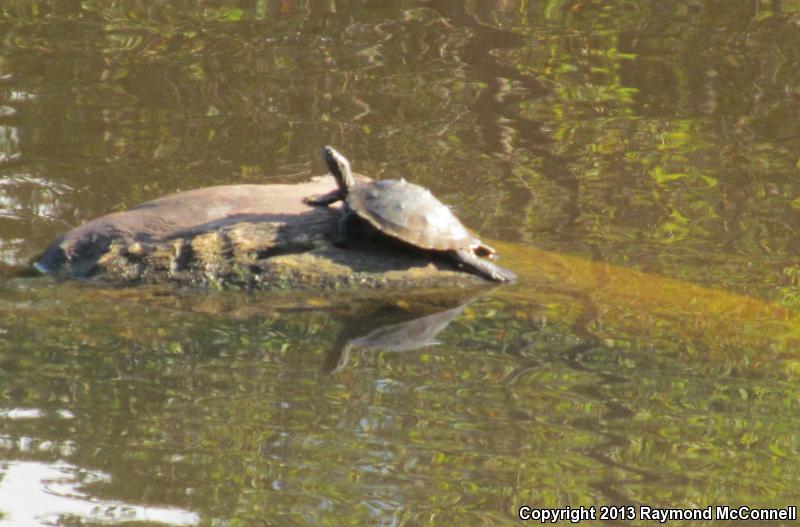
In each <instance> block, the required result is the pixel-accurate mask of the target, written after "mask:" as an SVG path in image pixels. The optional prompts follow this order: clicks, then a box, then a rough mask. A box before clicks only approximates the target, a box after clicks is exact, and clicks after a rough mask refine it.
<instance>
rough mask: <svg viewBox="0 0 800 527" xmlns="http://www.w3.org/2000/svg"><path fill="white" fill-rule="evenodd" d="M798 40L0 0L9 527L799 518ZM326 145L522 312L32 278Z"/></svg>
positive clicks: (351, 12)
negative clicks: (383, 184) (93, 245)
mask: <svg viewBox="0 0 800 527" xmlns="http://www.w3.org/2000/svg"><path fill="white" fill-rule="evenodd" d="M798 22H800V5H798V4H797V2H792V1H783V2H763V1H757V0H753V1H736V2H712V1H702V0H698V1H692V2H685V1H670V0H667V1H658V2H656V1H652V2H646V1H638V2H634V1H615V2H591V1H588V2H573V3H563V2H555V1H551V2H520V1H513V0H512V1H494V2H472V1H466V2H464V1H435V2H421V1H420V2H412V1H396V2H382V3H380V6H378V5H375V3H371V2H311V1H306V2H299V1H290V0H289V1H287V0H284V1H281V2H277V1H239V2H230V1H229V2H220V1H215V2H198V1H188V0H184V1H173V2H144V1H136V0H129V1H124V2H123V1H115V2H95V1H81V2H79V1H68V0H51V1H30V0H29V1H18V0H5V1H4V2H2V5H0V38H2V44H1V45H0V474H1V475H2V480H0V512H2V514H3V517H2V518H0V525H65V526H73V525H108V524H111V525H117V524H128V525H131V524H134V525H213V526H223V525H224V526H239V525H343V524H359V525H387V526H389V525H406V526H411V525H450V524H464V525H512V524H517V523H518V520H517V516H516V515H517V511H518V509H519V507H520V506H521V505H525V504H527V505H529V506H532V507H550V508H563V507H566V506H570V507H578V506H580V505H583V506H591V505H594V506H596V507H600V506H602V505H611V504H634V505H647V506H651V507H680V508H704V507H707V506H709V505H730V506H733V507H738V506H741V505H747V506H750V507H786V506H789V505H795V504H796V501H795V500H796V495H797V492H796V489H797V487H798V484H800V472H799V471H798V470H797V469H796V468H795V465H796V464H795V463H793V460H794V459H796V457H797V454H798V447H797V445H798V441H797V430H798V426H797V425H798V422H797V415H798V407H800V399H799V398H798V395H797V394H798V393H799V392H798V383H799V382H800V381H799V380H798V379H799V378H800V360H798V356H797V352H796V349H797V344H798V335H800V324H799V323H798V320H797V319H796V315H795V313H796V312H797V310H798V298H800V297H799V296H798V294H797V282H798V276H799V273H800V271H798V269H800V268H798V265H797V263H796V262H797V260H798V252H800V249H798V248H797V244H795V243H794V241H795V239H796V234H797V231H798V226H799V225H798V213H797V209H798V196H800V185H799V184H798V182H797V181H798V177H797V176H798V167H800V165H799V164H798V154H797V152H800V144H798V143H800V133H799V132H800V130H798V126H799V125H798V123H800V115H798V104H797V102H798V97H800V69H798V68H797V67H796V64H798V63H800V61H798V56H797V53H798V52H797V46H796V42H797V38H798V31H800V25H798ZM323 144H332V145H335V146H336V147H337V148H339V149H340V150H341V151H342V152H344V153H345V154H346V155H347V156H348V157H349V158H350V159H351V161H352V162H353V165H354V168H355V169H356V170H358V171H360V172H363V173H366V174H369V175H372V176H373V177H378V178H381V177H398V176H405V177H406V178H408V179H411V180H413V181H414V182H416V183H419V184H422V185H425V186H427V187H429V188H431V190H432V191H433V192H434V193H435V194H436V195H437V196H439V197H440V198H441V199H442V200H443V201H444V202H446V203H448V204H450V205H452V206H453V208H454V211H455V212H456V213H457V214H458V216H459V217H460V218H462V219H463V220H464V222H465V223H466V224H467V225H468V226H470V227H471V228H473V229H474V230H475V231H476V232H478V233H479V234H480V235H481V236H482V237H485V238H487V239H490V240H492V241H493V242H494V241H495V240H496V241H497V246H498V249H499V250H500V252H501V254H503V260H502V261H501V263H502V264H503V265H506V266H508V267H510V268H512V269H513V270H514V271H515V272H517V274H518V275H520V281H519V283H518V284H516V285H513V286H507V287H501V288H498V289H489V290H481V291H466V292H459V293H458V294H455V293H453V292H441V291H439V292H416V293H414V294H409V295H403V296H397V295H387V294H385V293H378V294H371V295H351V294H347V293H337V294H331V293H314V292H310V293H305V294H303V295H291V294H283V293H282V294H280V295H274V294H270V295H266V294H257V293H249V294H244V293H234V292H213V291H187V290H177V291H176V290H172V289H169V288H153V287H137V288H121V289H117V288H100V287H94V286H91V285H88V284H81V283H63V282H56V281H53V280H50V279H48V278H46V277H44V278H43V277H32V276H27V275H26V274H25V273H24V272H23V270H24V268H25V266H26V265H27V263H28V262H30V260H31V259H32V258H34V257H35V255H36V254H37V253H39V252H40V251H41V250H43V249H44V247H45V246H46V245H47V244H48V243H49V242H50V241H51V240H52V239H53V238H54V237H56V236H58V235H59V234H61V233H63V232H65V231H66V230H67V229H69V228H70V227H72V226H75V225H78V224H80V223H81V222H83V221H86V220H88V219H91V218H94V217H97V216H99V215H102V214H105V213H109V212H113V211H116V210H122V209H124V208H126V207H129V206H132V205H135V204H137V203H140V202H142V201H145V200H148V199H152V198H155V197H158V196H161V195H164V194H167V193H170V192H174V191H177V190H188V189H191V188H197V187H202V186H208V185H214V184H226V183H264V182H300V181H304V180H306V179H307V178H308V177H309V175H311V174H316V173H321V172H322V171H323V167H322V163H321V161H320V160H319V159H318V157H319V148H320V146H321V145H323ZM606 523H608V524H615V523H617V524H618V523H627V524H634V525H636V524H645V523H646V522H644V521H642V520H641V519H635V520H632V521H627V522H620V521H617V522H606ZM695 523H701V522H695ZM687 524H691V522H687Z"/></svg>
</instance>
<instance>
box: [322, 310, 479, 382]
mask: <svg viewBox="0 0 800 527" xmlns="http://www.w3.org/2000/svg"><path fill="white" fill-rule="evenodd" d="M475 298H476V297H472V298H470V299H468V300H467V301H465V302H463V303H462V304H460V305H458V306H456V307H453V308H450V309H446V310H444V311H439V312H437V313H433V314H430V315H425V316H422V317H417V318H414V319H411V320H404V321H401V322H397V320H402V319H404V318H406V319H407V318H408V317H409V313H397V312H394V313H393V314H389V315H388V317H387V313H377V314H375V315H373V316H370V317H367V318H366V319H360V320H358V321H352V322H350V323H349V324H347V326H346V327H345V328H344V329H343V330H342V332H341V333H340V334H339V336H338V338H337V339H336V342H334V344H333V346H332V347H331V349H330V350H329V351H328V354H327V356H326V357H325V363H324V365H323V371H325V372H333V371H336V370H340V369H342V368H344V367H345V366H347V363H348V362H349V359H350V353H351V352H352V350H354V349H355V350H382V351H390V352H400V351H410V350H416V349H420V348H425V347H428V346H435V345H437V344H438V342H437V341H436V336H437V335H438V334H439V333H441V332H442V330H444V329H445V328H446V327H447V326H448V325H449V324H450V322H452V321H453V319H454V318H456V317H457V316H458V315H460V314H461V312H462V311H464V309H465V308H466V307H467V306H468V305H469V304H470V303H472V301H473V300H475ZM412 316H413V315H412ZM376 326H378V329H374V330H372V331H369V332H368V333H366V334H363V332H364V331H365V328H374V327H376ZM358 335H361V336H358Z"/></svg>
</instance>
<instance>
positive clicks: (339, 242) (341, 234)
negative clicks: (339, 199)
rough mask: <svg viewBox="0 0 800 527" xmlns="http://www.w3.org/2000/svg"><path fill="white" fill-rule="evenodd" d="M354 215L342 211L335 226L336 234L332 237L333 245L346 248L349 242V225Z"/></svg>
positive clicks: (354, 217)
mask: <svg viewBox="0 0 800 527" xmlns="http://www.w3.org/2000/svg"><path fill="white" fill-rule="evenodd" d="M355 219H356V215H355V213H354V212H353V211H351V210H349V209H348V210H344V211H343V212H342V216H341V217H340V218H339V223H338V224H337V225H336V234H334V235H333V244H334V245H336V246H338V247H347V245H348V244H349V241H350V225H351V224H352V222H353V220H355Z"/></svg>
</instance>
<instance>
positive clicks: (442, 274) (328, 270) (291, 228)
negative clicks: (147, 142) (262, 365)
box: [35, 177, 485, 289]
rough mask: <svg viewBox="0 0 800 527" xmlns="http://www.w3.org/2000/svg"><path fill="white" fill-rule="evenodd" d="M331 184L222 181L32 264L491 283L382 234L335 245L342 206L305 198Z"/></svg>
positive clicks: (120, 217)
mask: <svg viewBox="0 0 800 527" xmlns="http://www.w3.org/2000/svg"><path fill="white" fill-rule="evenodd" d="M334 187H335V182H334V180H333V178H331V177H319V178H315V179H313V180H312V181H309V182H306V183H300V184H296V185H226V186H217V187H208V188H202V189H197V190H190V191H187V192H181V193H178V194H173V195H170V196H166V197H163V198H159V199H156V200H154V201H150V202H148V203H144V204H142V205H139V206H136V207H134V208H131V209H129V210H126V211H123V212H116V213H112V214H108V215H106V216H102V217H100V218H97V219H95V220H92V221H89V222H87V223H85V224H83V225H81V226H79V227H77V228H75V229H73V230H71V231H69V232H67V233H66V234H65V235H63V236H62V237H61V238H59V239H57V240H55V241H54V242H53V243H52V244H51V245H50V246H49V247H48V248H47V249H46V250H45V252H44V253H43V254H42V256H41V258H40V259H39V260H38V261H37V262H36V264H35V266H36V268H37V269H39V270H40V271H43V272H46V273H52V274H54V275H58V276H64V277H73V278H81V279H89V280H92V281H101V282H105V283H113V284H136V283H167V282H171V283H176V284H180V285H192V286H211V287H221V288H229V287H238V288H244V289H295V288H342V287H353V288H356V287H357V288H377V287H389V288H400V289H404V288H411V287H414V288H417V287H472V286H475V285H478V284H482V283H485V282H484V280H483V279H481V278H479V277H477V276H475V275H472V274H469V273H468V272H466V271H463V270H460V269H458V267H457V266H456V265H455V264H454V263H452V262H451V261H450V260H449V259H448V258H447V257H446V256H445V255H441V254H436V253H431V252H425V251H420V250H415V249H414V248H413V247H409V246H407V245H403V244H400V243H399V242H393V241H391V240H388V239H387V238H386V237H385V236H380V235H372V236H370V235H369V233H366V232H365V233H363V234H364V235H363V236H357V237H356V240H355V241H354V242H353V243H352V244H351V246H349V247H347V248H340V247H337V246H335V245H333V243H332V242H331V240H332V238H333V235H334V232H335V230H336V225H337V222H338V219H339V217H340V215H341V210H340V208H339V206H331V207H314V206H309V205H307V204H305V203H304V202H303V198H304V197H306V196H309V195H313V194H322V193H326V192H330V191H332V190H333V189H334ZM365 230H366V229H365Z"/></svg>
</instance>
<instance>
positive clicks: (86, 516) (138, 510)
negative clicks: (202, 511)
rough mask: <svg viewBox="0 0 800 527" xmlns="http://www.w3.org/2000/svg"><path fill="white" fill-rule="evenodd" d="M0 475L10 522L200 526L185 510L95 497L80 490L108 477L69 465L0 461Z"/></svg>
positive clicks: (2, 505)
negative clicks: (142, 523) (143, 523)
mask: <svg viewBox="0 0 800 527" xmlns="http://www.w3.org/2000/svg"><path fill="white" fill-rule="evenodd" d="M0 476H2V479H0V510H2V511H3V518H2V521H3V523H4V524H8V525H18V526H20V527H22V526H27V525H63V524H65V523H69V524H71V525H76V524H78V525H80V523H78V522H85V521H90V522H93V523H101V524H116V523H126V522H153V523H160V524H164V525H198V524H199V518H198V516H197V515H196V514H194V513H192V512H189V511H182V510H179V509H173V508H159V507H142V506H136V505H129V504H126V503H124V502H119V501H111V500H101V499H98V498H96V497H94V496H92V494H91V493H87V492H85V491H84V490H83V488H84V487H91V486H92V485H93V484H95V483H97V482H108V480H109V476H108V475H107V474H103V473H100V472H93V471H90V470H81V469H80V468H78V467H75V466H72V465H70V464H68V463H57V464H50V463H36V462H32V461H22V462H13V461H12V462H6V463H2V465H0Z"/></svg>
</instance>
